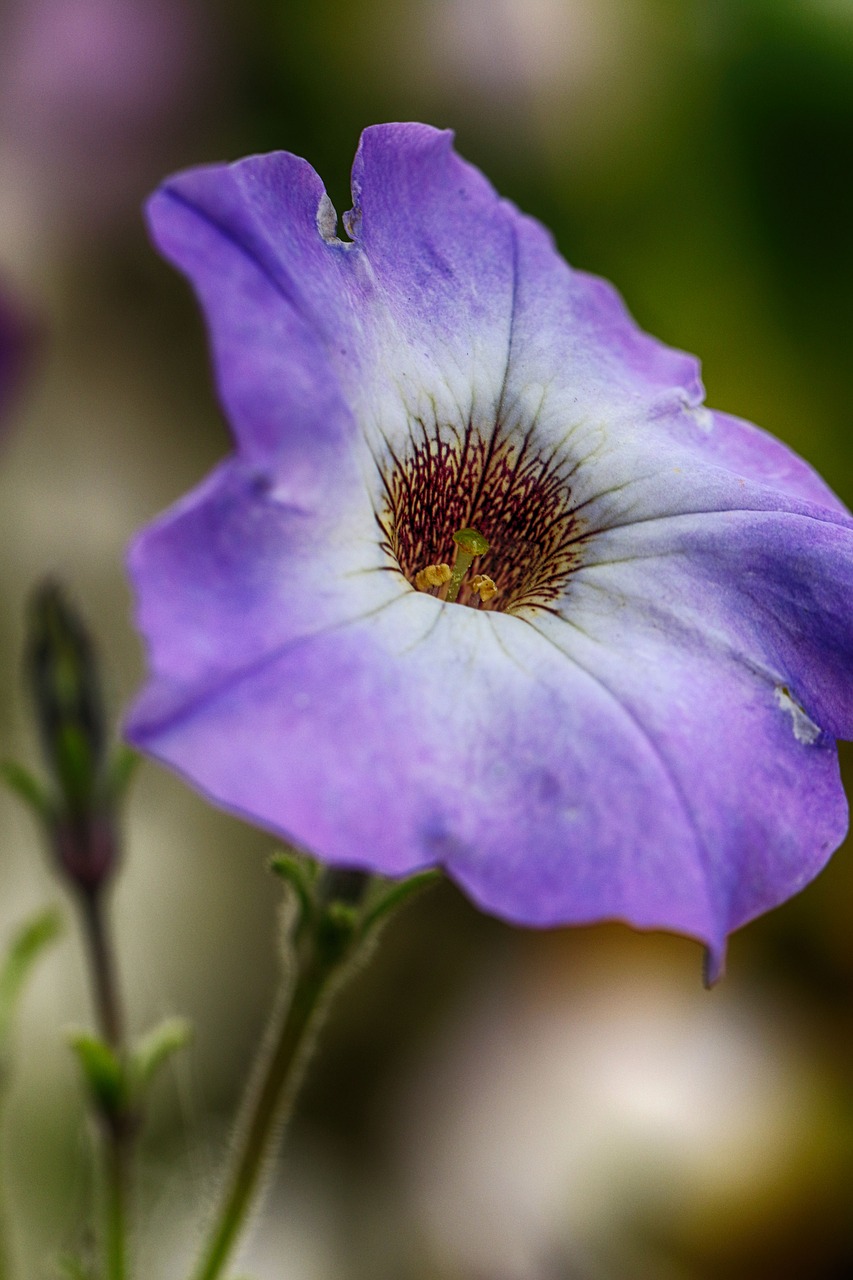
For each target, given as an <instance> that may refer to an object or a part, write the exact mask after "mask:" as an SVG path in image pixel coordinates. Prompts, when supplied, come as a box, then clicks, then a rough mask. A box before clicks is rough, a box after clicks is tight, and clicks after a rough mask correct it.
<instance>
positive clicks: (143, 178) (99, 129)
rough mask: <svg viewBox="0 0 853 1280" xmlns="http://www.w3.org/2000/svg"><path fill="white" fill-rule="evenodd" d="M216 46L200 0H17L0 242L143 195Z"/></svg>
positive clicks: (15, 242) (40, 233) (4, 56)
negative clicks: (176, 122) (152, 169)
mask: <svg viewBox="0 0 853 1280" xmlns="http://www.w3.org/2000/svg"><path fill="white" fill-rule="evenodd" d="M209 53H210V42H209V38H208V21H207V19H206V18H205V15H204V12H203V9H202V7H201V6H200V5H199V4H198V3H197V2H196V0H9V3H8V4H7V5H6V6H5V7H4V9H3V11H2V14H0V251H2V249H3V247H4V244H5V245H6V246H7V250H8V251H9V256H10V257H15V256H18V255H19V254H20V253H22V252H23V253H24V254H27V253H37V252H38V249H37V248H36V247H35V246H36V245H37V243H38V242H40V241H41V239H42V238H43V237H44V235H45V234H52V235H57V234H65V233H67V232H68V230H69V227H70V228H71V229H75V230H78V231H79V230H80V229H81V228H83V227H85V229H86V230H87V232H88V233H91V230H92V227H93V225H94V226H96V227H97V226H103V225H104V223H105V222H107V221H109V219H110V218H111V217H113V216H115V214H116V213H117V212H118V211H121V210H122V209H125V208H128V207H130V206H135V205H136V204H137V202H138V199H139V196H140V193H141V191H142V190H144V187H145V186H146V185H147V182H148V180H149V175H150V172H151V168H152V167H154V166H157V165H158V164H161V163H162V162H163V151H164V139H165V138H166V137H167V136H168V134H167V131H168V130H169V129H171V128H173V126H174V124H175V121H176V120H179V119H180V118H181V116H182V115H183V114H184V113H185V111H186V108H187V107H188V105H189V103H190V102H191V101H192V98H193V95H194V94H195V93H196V92H197V91H198V88H199V84H200V80H201V76H202V72H203V68H204V66H205V64H206V61H207V59H208V56H209Z"/></svg>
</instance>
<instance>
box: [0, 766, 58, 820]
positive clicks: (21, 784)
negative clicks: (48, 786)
mask: <svg viewBox="0 0 853 1280" xmlns="http://www.w3.org/2000/svg"><path fill="white" fill-rule="evenodd" d="M0 778H2V779H3V781H4V782H5V783H6V786H7V787H8V788H9V790H10V791H14V793H15V795H16V796H17V797H18V798H19V799H20V800H23V802H24V804H25V805H27V807H28V808H30V809H31V810H32V811H33V813H34V814H35V816H36V817H37V818H38V819H40V820H41V821H42V822H50V820H51V818H52V817H53V804H52V802H51V799H50V796H49V795H48V793H47V791H46V790H45V788H44V787H43V785H42V784H41V783H40V782H39V780H38V778H36V777H35V776H34V775H33V774H32V773H30V771H29V769H25V768H24V766H23V765H22V764H18V763H17V762H16V761H15V760H3V761H2V762H0Z"/></svg>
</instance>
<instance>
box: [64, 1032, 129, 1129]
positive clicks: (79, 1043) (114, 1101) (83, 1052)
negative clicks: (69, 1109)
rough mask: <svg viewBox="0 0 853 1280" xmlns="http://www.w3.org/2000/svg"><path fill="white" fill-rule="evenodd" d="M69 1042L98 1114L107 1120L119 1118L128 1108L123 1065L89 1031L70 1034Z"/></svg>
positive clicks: (104, 1044)
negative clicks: (106, 1117) (107, 1117)
mask: <svg viewBox="0 0 853 1280" xmlns="http://www.w3.org/2000/svg"><path fill="white" fill-rule="evenodd" d="M68 1043H69V1044H70V1045H71V1048H72V1049H73V1050H74V1052H75V1053H76V1055H77V1060H78V1062H79V1063H80V1066H81V1068H82V1071H83V1079H84V1081H85V1084H86V1087H87V1089H88V1091H89V1095H90V1097H91V1099H92V1101H93V1102H94V1104H95V1106H96V1108H97V1109H98V1111H100V1112H101V1113H102V1114H103V1115H106V1116H110V1117H115V1116H118V1115H120V1114H121V1113H122V1112H123V1111H124V1110H125V1108H126V1105H127V1098H128V1087H127V1074H126V1072H125V1069H124V1065H123V1063H122V1062H121V1060H120V1059H119V1057H118V1055H117V1054H116V1052H115V1050H114V1049H113V1048H112V1047H111V1046H110V1045H108V1044H107V1043H106V1042H105V1041H104V1040H101V1038H100V1037H99V1036H96V1035H93V1034H92V1033H91V1032H90V1031H72V1032H71V1033H70V1035H69V1037H68Z"/></svg>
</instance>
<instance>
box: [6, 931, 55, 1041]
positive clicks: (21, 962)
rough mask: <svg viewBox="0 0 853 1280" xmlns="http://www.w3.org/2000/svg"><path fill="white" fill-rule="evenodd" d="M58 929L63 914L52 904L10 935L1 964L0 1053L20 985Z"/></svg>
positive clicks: (7, 1032) (22, 984) (7, 1036)
mask: <svg viewBox="0 0 853 1280" xmlns="http://www.w3.org/2000/svg"><path fill="white" fill-rule="evenodd" d="M61 930H62V917H61V916H60V914H59V912H58V911H57V910H56V908H55V907H48V908H47V910H42V911H39V912H38V913H37V914H36V915H34V916H32V917H31V918H30V919H29V920H28V921H26V923H25V924H24V925H22V927H21V928H20V929H19V930H18V932H17V933H16V934H15V936H14V937H13V939H12V942H11V944H10V946H9V948H8V950H7V952H6V956H5V958H4V959H3V961H2V964H0V1055H2V1054H4V1053H5V1051H6V1047H7V1042H8V1038H9V1030H10V1027H11V1024H12V1019H13V1018H14V1015H15V1010H16V1008H17V1005H18V1000H19V998H20V995H21V991H22V989H23V986H24V984H25V982H26V980H27V978H28V977H29V975H30V973H31V972H32V969H33V967H34V965H35V963H36V961H37V960H38V958H39V956H40V955H41V953H42V952H43V951H44V949H45V947H47V946H48V945H49V944H50V943H51V942H53V941H54V939H55V938H56V937H58V935H59V933H60V932H61Z"/></svg>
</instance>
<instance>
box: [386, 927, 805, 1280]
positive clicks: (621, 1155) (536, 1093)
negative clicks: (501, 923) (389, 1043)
mask: <svg viewBox="0 0 853 1280" xmlns="http://www.w3.org/2000/svg"><path fill="white" fill-rule="evenodd" d="M599 943H600V940H599ZM602 952H604V954H602ZM669 958H670V957H669V952H668V948H667V946H666V945H664V946H662V948H661V949H660V950H655V951H654V952H653V951H652V950H651V949H649V948H648V947H646V948H643V949H642V951H641V950H640V948H638V947H633V948H631V950H630V954H628V955H627V956H626V954H625V953H624V951H622V950H621V949H620V950H617V951H616V953H615V954H614V953H613V952H612V951H611V952H610V954H609V956H608V955H607V951H606V948H605V947H602V946H601V945H599V946H598V947H592V948H591V951H590V956H589V958H588V961H587V963H584V962H583V960H581V962H580V964H578V958H577V953H576V952H573V958H572V968H573V974H572V976H571V977H570V978H568V977H566V976H564V971H563V970H562V968H561V967H560V968H558V969H556V970H553V971H546V972H545V973H544V975H543V972H542V969H541V968H540V967H537V968H534V970H533V971H532V973H531V972H527V973H526V974H521V975H519V974H518V973H517V972H516V973H512V972H510V973H503V974H500V973H499V974H495V973H493V972H490V973H489V975H488V987H489V990H488V993H486V992H484V991H482V990H478V991H475V992H473V993H472V994H473V999H472V1000H471V1001H470V1003H469V1006H468V1007H466V1008H464V1009H462V1010H460V1011H459V1012H458V1016H457V1019H456V1021H455V1026H454V1028H452V1029H450V1031H449V1034H446V1035H445V1038H444V1043H443V1045H442V1046H441V1047H439V1048H438V1049H437V1051H436V1052H435V1055H434V1056H432V1057H428V1058H427V1060H426V1061H421V1062H420V1063H419V1069H418V1073H417V1075H416V1077H415V1078H414V1079H413V1080H412V1081H411V1082H410V1086H411V1087H410V1089H409V1090H407V1093H406V1096H405V1098H404V1106H403V1114H404V1115H405V1116H407V1117H408V1118H407V1120H406V1122H405V1125H404V1129H403V1135H402V1150H403V1152H404V1153H405V1154H404V1156H403V1160H404V1161H405V1163H406V1164H407V1165H408V1172H409V1178H410V1187H411V1193H412V1199H413V1202H414V1208H415V1214H416V1217H417V1219H418V1220H419V1222H420V1225H421V1227H422V1229H423V1230H424V1234H425V1236H426V1239H427V1241H428V1242H429V1245H430V1247H431V1249H432V1251H433V1253H434V1254H435V1256H436V1258H437V1259H439V1261H440V1264H441V1274H450V1275H454V1276H456V1275H462V1276H466V1277H467V1276H478V1277H479V1276H487V1277H489V1280H542V1277H543V1276H550V1275H551V1274H552V1272H551V1271H550V1270H549V1269H548V1268H549V1266H552V1265H553V1266H555V1267H556V1270H554V1271H553V1274H554V1275H566V1274H571V1275H575V1274H581V1275H584V1276H586V1275H592V1276H598V1275H607V1276H612V1275H614V1274H617V1272H616V1271H614V1270H612V1267H613V1258H614V1253H619V1252H620V1251H624V1254H625V1255H626V1256H627V1255H628V1253H629V1251H632V1250H633V1249H635V1248H637V1245H636V1241H634V1242H633V1243H632V1240H631V1228H632V1226H633V1225H634V1224H636V1223H637V1222H638V1221H639V1222H642V1223H649V1222H650V1223H651V1224H652V1232H653V1238H654V1239H658V1240H659V1239H661V1238H664V1239H665V1238H666V1234H667V1231H669V1232H670V1233H672V1232H675V1233H676V1234H677V1233H678V1230H679V1228H680V1227H683V1226H684V1224H685V1222H690V1223H691V1224H695V1223H696V1222H697V1220H702V1221H704V1220H705V1215H707V1218H708V1219H709V1220H710V1221H712V1222H715V1223H717V1224H718V1225H719V1224H720V1223H721V1222H725V1223H726V1230H727V1231H730V1232H733V1233H737V1231H738V1229H739V1224H740V1222H741V1221H744V1220H747V1221H748V1220H749V1217H750V1214H752V1215H753V1218H754V1215H755V1213H756V1212H759V1213H760V1207H758V1208H757V1206H760V1205H761V1203H763V1201H762V1197H764V1196H766V1195H767V1194H768V1193H769V1192H772V1191H773V1190H774V1189H775V1190H780V1189H782V1188H783V1186H784V1183H785V1180H786V1179H790V1178H791V1177H792V1175H793V1173H794V1171H796V1169H797V1162H798V1161H800V1162H802V1161H803V1157H804V1155H807V1154H808V1152H809V1150H811V1151H812V1154H813V1153H814V1152H813V1148H811V1147H810V1143H814V1142H815V1131H816V1130H817V1129H818V1128H819V1127H820V1126H819V1122H818V1123H816V1115H818V1114H819V1112H820V1104H819V1103H818V1094H817V1086H816V1078H815V1075H814V1074H812V1071H811V1069H809V1070H807V1069H806V1067H805V1066H804V1056H803V1055H802V1053H801V1050H800V1048H799V1046H798V1043H797V1037H796V1032H795V1031H793V1030H792V1029H791V1028H790V1027H789V1028H787V1029H786V1031H785V1032H784V1033H783V1032H782V1031H781V1030H780V1029H779V1027H780V1026H781V1025H782V1024H781V1023H779V1024H777V1026H775V1027H774V1026H773V1025H772V1024H771V1022H770V1019H769V1017H768V1014H767V1010H766V1002H765V1009H764V1011H763V1012H761V1011H759V1009H758V1007H757V1002H756V1004H753V1003H752V1002H750V1001H747V1000H744V999H743V998H742V997H740V998H739V997H738V996H736V995H735V993H734V991H733V989H732V988H731V987H730V986H729V987H728V988H723V989H722V991H717V992H716V993H714V994H713V995H711V996H709V995H707V994H703V993H700V992H698V991H697V990H696V989H695V987H694V985H693V984H692V983H691V981H690V977H689V975H688V974H686V972H685V971H684V969H683V967H680V968H676V967H675V966H673V965H671V964H669V963H667V960H668V959H669ZM531 978H532V982H531ZM543 979H544V980H543ZM805 1176H806V1177H807V1176H808V1175H807V1174H805ZM632 1256H633V1257H634V1262H632V1269H631V1271H630V1274H631V1275H632V1276H634V1275H646V1274H649V1272H647V1271H646V1270H644V1269H642V1266H641V1263H640V1260H639V1258H640V1255H639V1254H637V1255H633V1254H632ZM605 1259H606V1261H605ZM559 1260H562V1262H560V1261H559ZM635 1264H636V1268H637V1269H636V1270H635V1269H633V1268H634V1265H635ZM576 1265H579V1266H580V1271H579V1272H578V1273H576V1271H575V1270H574V1269H573V1268H574V1267H575V1266H576ZM567 1268H572V1269H567ZM653 1274H655V1275H657V1274H659V1272H657V1271H654V1272H653Z"/></svg>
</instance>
